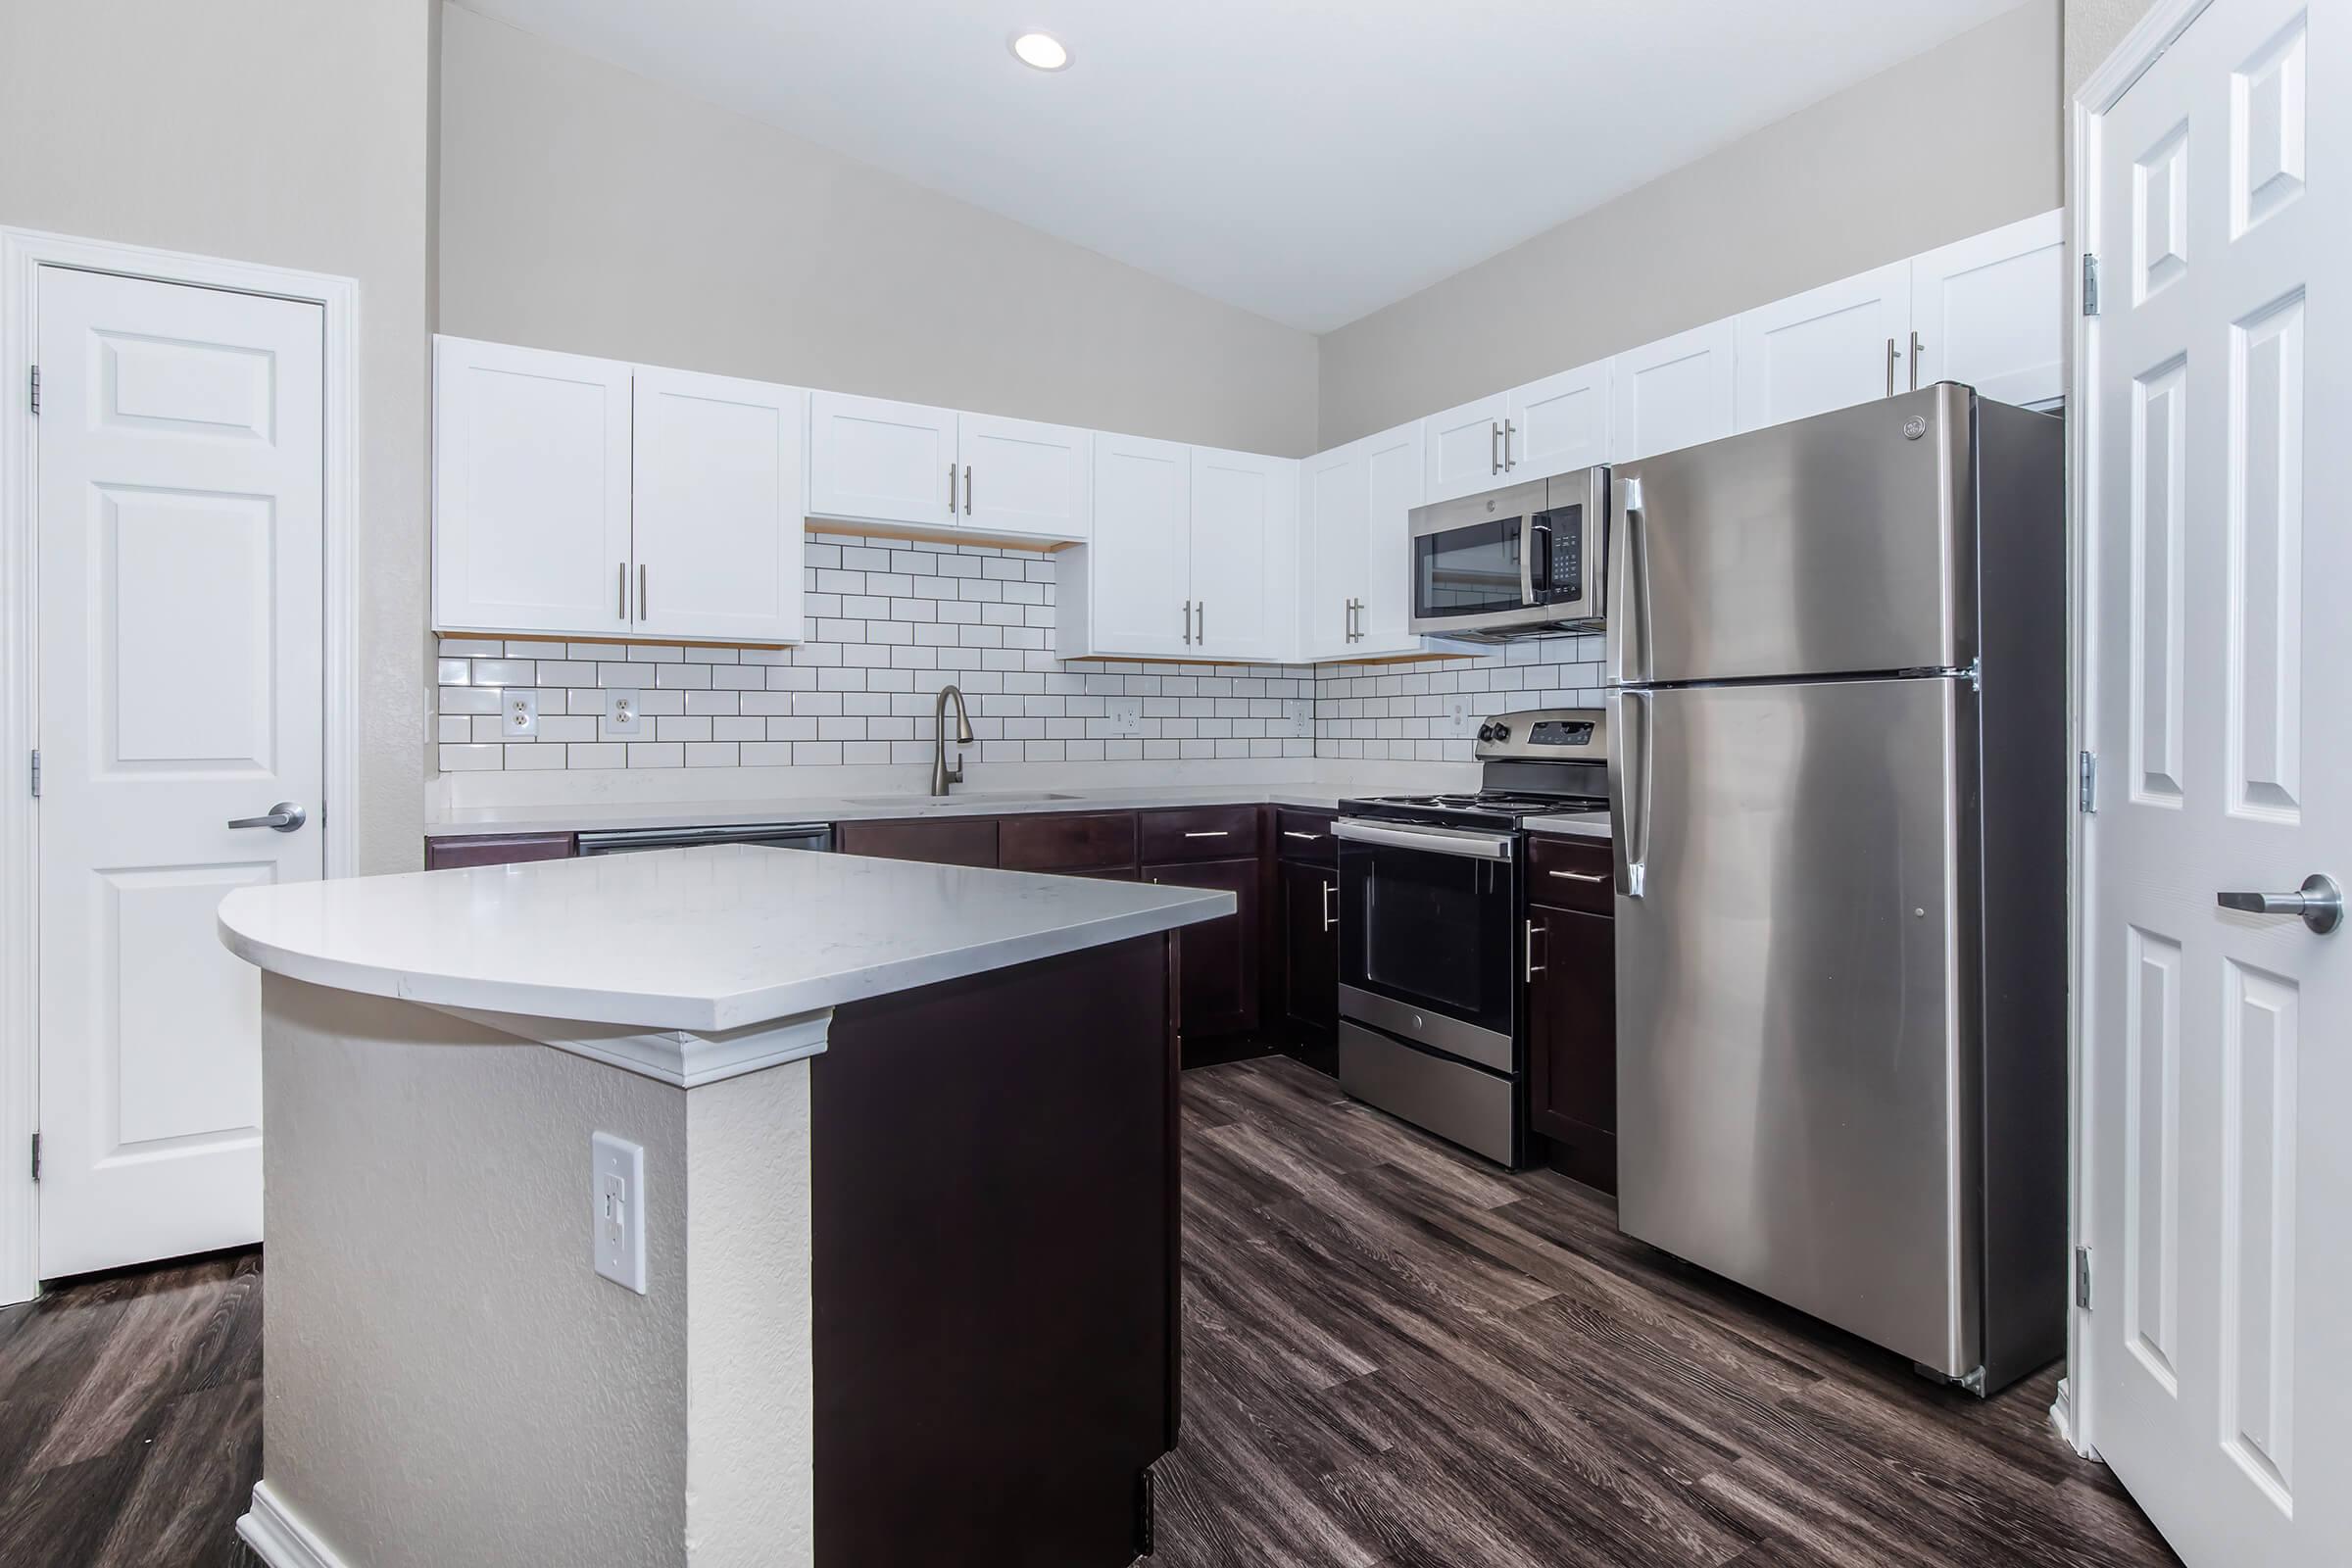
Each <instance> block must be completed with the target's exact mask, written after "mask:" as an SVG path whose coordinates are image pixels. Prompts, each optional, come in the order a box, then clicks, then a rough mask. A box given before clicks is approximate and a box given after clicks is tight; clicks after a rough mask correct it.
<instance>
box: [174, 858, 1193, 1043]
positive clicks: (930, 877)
mask: <svg viewBox="0 0 2352 1568" xmlns="http://www.w3.org/2000/svg"><path fill="white" fill-rule="evenodd" d="M1235 908H1236V901H1235V899H1234V896H1233V895H1232V894H1231V893H1224V892H1216V891H1209V890H1201V889H1190V888H1176V887H1167V886H1161V885H1157V884H1142V883H1134V882H1116V881H1099V880H1091V879H1087V878H1081V877H1057V876H1045V875H1037V874H1032V873H1026V872H1016V871H995V870H982V869H975V868H971V867H964V866H948V865H931V864H922V863H917V862H913V861H906V860H884V859H869V858H858V857H851V856H839V855H826V854H816V853H809V852H803V851H797V850H779V849H768V848H760V847H753V846H742V845H730V846H713V847H707V848H698V849H687V850H664V851H658V852H652V853H648V854H641V855H620V856H607V857H599V858H586V859H569V860H547V861H538V862H531V863H524V864H517V865H494V866H479V867H473V868H469V869H464V870H448V871H421V872H409V873H404V874H400V875H394V876H381V877H362V878H352V879H348V880H343V881H328V882H309V883H300V884H295V885H291V886H285V887H262V888H244V889H239V890H238V891H237V892H235V893H232V894H230V895H229V896H228V897H227V898H226V899H225V900H223V901H222V902H221V909H220V915H219V924H220V930H221V941H222V943H223V944H224V945H225V946H226V947H227V948H228V949H229V951H230V952H232V953H234V954H236V955H237V956H239V957H242V958H244V959H245V960H247V961H248V962H250V963H253V964H255V965H257V966H258V967H260V968H262V969H264V970H266V971H268V972H270V973H273V974H281V975H285V976H287V977H289V978H292V979H296V980H301V981H305V982H308V983H310V984H314V985H320V986H326V987H330V988H334V989H339V990H344V991H352V992H358V993H361V994H364V995H368V996H379V997H391V998H396V999H399V1000H402V1001H407V1002H414V1003H419V1004H422V1005H428V1006H435V1007H444V1008H460V1009H472V1010H478V1011H482V1012H496V1013H508V1014H519V1015H529V1016H535V1017H540V1018H568V1019H576V1020H579V1021H582V1022H585V1023H595V1024H608V1025H622V1026H627V1027H631V1028H637V1029H651V1030H685V1031H694V1032H697V1033H701V1034H711V1033H717V1032H723V1031H729V1030H738V1029H746V1028H753V1027H756V1026H759V1025H762V1024H768V1023H772V1022H774V1021H775V1020H778V1019H783V1018H791V1017H798V1016H805V1015H808V1014H811V1013H818V1012H822V1011H823V1010H825V1009H828V1008H831V1007H836V1006H839V1005H843V1004H845V1003H850V1002H856V1001H860V1000H863V999H865V998H869V997H877V996H884V995H888V994H890V993H893V992H899V991H907V990H911V989H914V988H915V987H918V986H925V985H930V984H934V983H936V982H939V981H942V980H954V979H958V978H961V977H963V976H966V975H973V974H980V973H984V972H986V971H988V970H992V969H1001V968H1006V967H1009V966H1011V965H1013V964H1018V963H1025V962H1028V961H1030V960H1032V959H1036V958H1044V957H1051V956H1055V955H1058V954H1064V953H1072V952H1077V951H1079V950H1082V949H1086V948H1093V947H1100V946H1103V945H1105V944H1108V943H1113V942H1122V941H1127V940H1130V939H1133V938H1137V937H1147V936H1153V935H1157V934H1160V933H1163V932H1167V931H1171V930H1175V929H1177V928H1179V927H1181V926H1185V925H1192V924H1197V923H1199V922H1201V921H1205V920H1213V919H1216V918H1219V917H1220V916H1223V915H1229V914H1232V913H1233V912H1235Z"/></svg>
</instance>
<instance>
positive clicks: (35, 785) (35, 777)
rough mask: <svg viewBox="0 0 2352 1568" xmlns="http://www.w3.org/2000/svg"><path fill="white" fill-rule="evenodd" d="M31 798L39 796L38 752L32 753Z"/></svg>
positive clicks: (35, 798)
mask: <svg viewBox="0 0 2352 1568" xmlns="http://www.w3.org/2000/svg"><path fill="white" fill-rule="evenodd" d="M32 798H33V799H34V800H36V801H37V800H39V799H40V798H41V754H40V753H38V752H35V753H33V754H32Z"/></svg>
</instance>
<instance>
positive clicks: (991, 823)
mask: <svg viewBox="0 0 2352 1568" xmlns="http://www.w3.org/2000/svg"><path fill="white" fill-rule="evenodd" d="M834 842H835V843H836V844H838V845H839V846H840V847H841V853H842V854H844V855H867V856H872V857H873V858H876V859H881V860H927V861H929V862H930V863H931V864H933V865H987V866H993V865H995V864H996V863H997V819H996V818H995V817H993V816H943V817H937V818H934V819H932V820H930V821H919V820H918V821H912V822H890V821H883V822H843V823H840V824H838V825H837V826H836V827H835V828H834Z"/></svg>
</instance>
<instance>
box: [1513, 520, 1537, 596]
mask: <svg viewBox="0 0 2352 1568" xmlns="http://www.w3.org/2000/svg"><path fill="white" fill-rule="evenodd" d="M1529 520H1530V519H1529V518H1527V517H1521V518H1518V519H1517V521H1518V524H1519V602H1520V603H1521V604H1523V605H1532V604H1534V603H1535V602H1536V553H1535V551H1534V549H1533V548H1531V547H1532V546H1533V545H1534V543H1535V539H1534V537H1533V535H1532V531H1531V530H1530V529H1529V527H1528V522H1529Z"/></svg>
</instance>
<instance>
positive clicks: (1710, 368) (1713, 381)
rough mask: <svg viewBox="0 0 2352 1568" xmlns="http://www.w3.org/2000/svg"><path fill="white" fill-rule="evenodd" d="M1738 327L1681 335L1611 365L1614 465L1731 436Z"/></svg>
mask: <svg viewBox="0 0 2352 1568" xmlns="http://www.w3.org/2000/svg"><path fill="white" fill-rule="evenodd" d="M1734 342H1735V329H1734V324H1733V322H1732V321H1731V320H1729V319H1725V320H1721V321H1711V322H1709V323H1708V324H1707V325H1705V326H1698V327H1692V328H1691V330H1690V331H1688V332H1677V333H1676V334H1675V335H1674V336H1672V337H1669V338H1660V339H1659V340H1658V341H1657V342H1655V343H1645V344H1643V345H1642V347H1640V348H1638V349H1630V350H1628V351H1627V352H1625V353H1623V354H1620V355H1618V356H1617V358H1616V359H1615V360H1613V361H1611V362H1610V364H1609V403H1610V412H1609V447H1610V450H1611V451H1612V453H1613V454H1614V456H1613V457H1612V458H1611V459H1610V461H1611V462H1612V463H1631V462H1632V461H1633V460H1635V459H1636V458H1646V457H1652V456H1655V455H1656V454H1658V453H1660V452H1672V451H1675V450H1677V449H1678V448H1681V447H1690V446H1696V445H1698V444H1699V443H1700V442H1702V441H1714V440H1717V439H1719V438H1721V437H1723V436H1727V435H1730V434H1731V433H1732V398H1733V391H1734V387H1733V374H1732V365H1733V355H1734V352H1735V349H1734Z"/></svg>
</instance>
